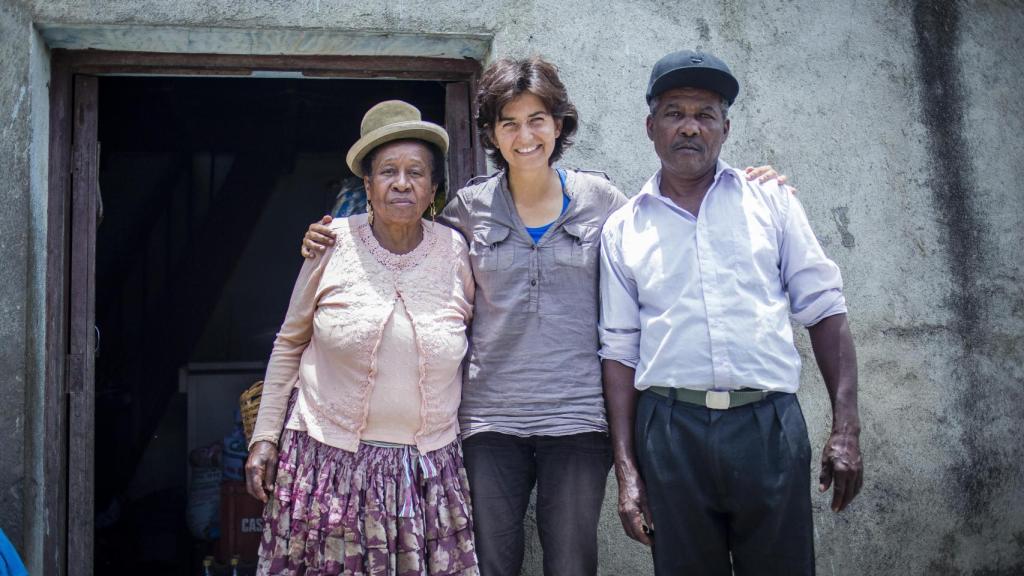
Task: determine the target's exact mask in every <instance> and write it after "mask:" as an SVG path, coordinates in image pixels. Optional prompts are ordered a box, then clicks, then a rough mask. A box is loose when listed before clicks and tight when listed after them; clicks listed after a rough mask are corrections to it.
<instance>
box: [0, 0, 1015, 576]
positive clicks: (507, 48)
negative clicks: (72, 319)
mask: <svg viewBox="0 0 1024 576" xmlns="http://www.w3.org/2000/svg"><path fill="white" fill-rule="evenodd" d="M28 4H29V6H30V8H29V9H28V10H26V9H23V8H20V7H19V5H18V4H15V3H13V0H0V56H2V58H3V66H2V67H0V106H2V108H0V130H3V138H0V202H2V204H0V205H2V206H3V210H2V212H0V226H2V230H3V234H2V236H0V285H2V287H3V291H2V293H0V336H2V337H3V342H4V346H3V347H2V349H0V371H2V372H3V373H5V374H6V375H8V378H6V379H4V380H3V381H2V383H0V393H2V396H3V398H4V400H5V401H4V403H3V404H2V405H0V441H2V444H0V445H2V446H4V449H3V451H2V452H0V494H2V495H3V504H2V506H0V526H2V527H3V528H4V530H6V531H7V532H8V533H10V534H12V535H14V536H15V541H16V542H21V539H22V537H21V534H22V532H21V528H20V526H22V525H24V523H25V522H26V520H25V517H24V514H22V512H21V507H20V504H18V503H19V502H20V500H21V498H22V494H23V493H24V476H25V472H24V470H25V465H24V463H25V461H26V460H31V458H30V457H29V458H27V457H26V455H25V453H24V449H23V448H22V446H24V445H25V423H24V420H23V418H22V415H23V414H25V413H26V412H25V410H26V409H25V407H24V406H23V402H24V401H23V399H24V398H25V397H26V390H25V388H26V382H28V380H27V378H28V376H27V374H28V371H29V368H28V364H29V362H30V360H29V357H30V356H31V351H30V350H27V349H26V346H25V345H24V344H23V340H24V335H25V334H26V332H27V330H28V323H29V322H30V319H29V318H27V317H26V305H27V304H26V303H27V302H31V301H32V299H33V298H37V299H38V298H39V297H40V295H39V294H38V290H39V287H38V286H36V285H32V284H31V281H30V278H29V274H28V271H27V270H28V268H29V266H30V264H29V261H28V260H27V256H26V252H27V246H28V244H27V243H28V242H29V239H28V238H27V236H28V232H29V229H28V228H27V224H26V222H27V220H28V218H29V212H30V199H29V196H30V192H29V180H30V178H29V174H30V169H31V162H32V160H31V157H30V155H29V154H28V152H27V150H28V148H29V147H30V141H31V130H30V128H29V125H30V124H29V123H30V121H32V120H30V118H29V114H30V111H32V110H31V109H30V107H27V106H26V104H25V102H24V98H26V97H27V96H22V94H24V90H25V84H26V81H27V76H28V68H29V65H28V60H29V52H30V46H31V41H30V39H31V35H32V33H33V32H32V30H31V28H30V27H29V22H30V21H31V22H34V23H36V25H37V26H39V27H40V28H41V29H42V30H43V35H44V37H48V38H49V42H50V43H51V45H57V43H58V42H67V43H69V44H68V45H74V44H75V43H76V42H77V43H79V45H82V46H85V45H96V44H102V45H103V46H106V47H110V48H122V49H131V48H133V47H138V46H143V45H145V46H147V48H148V49H160V47H161V45H164V46H166V47H167V49H176V50H194V51H203V49H204V48H207V49H208V48H210V47H211V46H222V47H228V48H225V49H230V50H243V49H244V50H252V51H261V52H275V51H277V52H285V53H288V52H293V53H294V52H301V51H303V50H308V46H310V45H315V46H317V47H318V48H317V49H318V50H319V49H321V48H322V49H324V50H327V51H333V50H337V51H342V52H344V51H353V50H363V51H366V52H374V51H379V52H390V53H421V54H422V53H428V52H430V51H431V50H433V51H434V52H435V53H436V52H437V51H438V50H442V51H443V50H449V49H451V50H455V51H456V52H458V51H459V50H461V49H463V48H465V49H466V50H470V51H472V50H475V49H479V43H474V42H477V41H479V40H480V38H484V39H488V40H489V44H488V46H489V53H490V54H491V55H492V56H493V55H502V54H524V53H529V52H538V53H541V54H543V55H545V56H547V57H549V58H550V59H552V60H553V61H555V62H556V63H558V64H560V65H561V67H562V70H563V79H564V80H565V81H566V83H567V85H568V86H569V89H570V93H571V94H572V95H573V97H574V99H575V101H576V104H577V106H578V107H579V109H580V112H581V116H582V121H583V124H582V129H581V131H580V134H579V138H578V142H579V143H578V144H577V146H576V147H575V148H574V149H572V150H571V151H570V152H569V154H568V155H567V158H566V164H568V165H574V166H580V167H587V168H600V169H604V170H606V171H607V172H608V173H609V174H610V175H611V176H612V178H613V179H614V180H615V181H616V182H617V183H618V184H619V186H620V187H621V188H622V189H623V190H625V191H627V192H628V193H632V192H634V191H636V190H637V189H639V187H640V185H641V184H642V182H643V181H644V179H645V178H646V177H647V176H648V175H649V174H650V173H651V172H652V171H653V170H654V169H655V168H656V166H657V160H656V158H655V155H654V153H653V150H652V147H651V146H650V144H649V142H648V141H647V140H646V137H645V134H644V129H643V118H644V115H645V114H646V110H645V108H644V102H643V91H644V85H645V82H646V77H647V74H648V71H649V69H650V66H651V64H652V63H653V62H654V61H655V60H656V59H657V58H658V57H659V56H660V55H662V54H663V53H665V52H667V51H669V50H673V49H676V48H679V47H686V46H690V47H693V46H699V47H703V48H705V49H708V50H710V51H713V52H715V53H717V54H718V55H719V56H721V57H723V58H724V59H725V60H726V61H727V62H729V63H730V65H731V66H732V68H733V70H734V72H735V73H736V74H737V76H738V78H739V79H740V82H741V86H742V89H741V93H740V97H739V100H738V101H737V103H736V106H735V107H734V109H733V111H732V113H731V117H732V122H733V133H732V135H731V139H730V142H729V143H728V144H727V145H726V149H725V151H724V155H725V157H726V159H727V160H729V161H730V162H732V163H733V164H736V165H745V164H754V163H760V162H765V161H767V162H771V163H773V164H775V165H776V166H779V167H780V168H781V169H782V170H783V171H785V172H786V173H787V174H789V175H790V176H791V177H792V178H793V180H794V182H795V183H796V185H797V186H798V187H799V189H800V194H801V198H802V199H803V201H804V203H805V205H806V207H807V209H808V212H809V215H810V217H811V220H812V223H813V224H814V226H815V228H816V230H817V232H818V234H819V236H820V238H821V241H822V243H823V244H825V246H826V250H827V251H828V252H829V254H830V255H831V256H832V257H833V258H834V259H835V260H836V261H837V262H838V263H839V264H840V266H841V267H842V269H843V271H844V276H845V278H846V284H847V298H848V300H849V304H850V310H851V319H852V324H853V329H854V333H855V337H856V339H857V344H858V349H859V353H860V365H861V390H862V392H861V411H862V420H863V423H864V432H863V434H862V446H863V449H864V453H865V459H866V463H867V479H866V483H865V486H864V493H863V494H862V495H861V497H860V498H859V500H858V501H857V502H856V503H855V504H854V505H853V507H852V509H851V510H850V511H848V512H846V513H844V514H841V515H835V514H832V513H831V512H830V511H828V507H827V496H819V495H815V496H814V500H813V502H814V507H815V523H816V534H817V549H818V568H819V570H820V572H821V573H822V574H848V575H861V574H941V575H965V576H966V575H982V574H986V575H997V574H1019V573H1021V572H1022V571H1024V560H1022V558H1024V503H1022V500H1021V498H1020V497H1019V496H1020V494H1022V493H1024V480H1022V478H1024V465H1022V464H1021V463H1022V462H1024V458H1022V456H1024V454H1022V451H1024V448H1022V443H1021V442H1020V441H1019V440H1018V435H1017V429H1019V428H1020V425H1021V421H1022V418H1021V417H1020V415H1019V412H1018V411H1019V410H1020V408H1021V407H1022V406H1024V397H1022V396H1024V388H1022V386H1021V382H1022V372H1024V368H1022V366H1024V342H1022V340H1021V335H1022V334H1024V291H1022V288H1021V281H1022V280H1024V278H1022V276H1024V273H1022V264H1021V251H1022V250H1021V249H1022V248H1024V226H1022V224H1024V222H1022V220H1024V196H1022V194H1021V193H1020V191H1019V188H1018V182H1020V181H1021V180H1022V177H1024V168H1022V166H1024V141H1022V140H1021V138H1020V137H1019V134H1020V133H1021V129H1022V128H1024V127H1022V125H1021V124H1022V122H1024V120H1022V119H1024V104H1022V102H1021V99H1020V97H1019V95H1020V94H1021V93H1022V91H1024V75H1022V65H1021V55H1022V53H1024V11H1022V10H1021V5H1020V3H1019V2H1017V1H1013V0H1005V1H997V0H991V1H975V2H949V1H946V2H943V1H936V2H929V1H926V0H920V1H918V2H886V1H882V0H873V1H855V2H843V3H835V4H833V5H827V6H826V5H825V4H822V3H820V2H815V1H811V0H794V1H786V2H782V1H778V2H754V1H751V2H745V1H740V0H703V1H693V2H685V3H681V2H678V1H676V0H673V1H668V0H664V1H662V0H638V1H630V2H625V1H624V2H611V3H600V4H599V3H591V2H585V1H580V0H559V1H553V0H534V1H523V2H499V1H494V0H475V1H472V2H466V1H465V0H434V1H418V0H417V1H406V2H397V1H385V2H374V3H365V2H357V1H354V0H340V1H337V2H331V1H328V0H309V1H307V2H287V1H283V0H263V1H259V0H224V1H217V2H202V3H199V2H165V1H163V0H117V1H115V0H95V1H93V2H76V1H71V0H32V1H30V2H29V3H28ZM597 6H600V8H597ZM150 25H157V26H161V27H162V28H161V29H160V30H158V31H155V32H159V33H154V31H152V30H146V31H142V30H141V27H146V26H150ZM211 29H214V32H213V33H211V32H210V30H211ZM47 30H53V31H55V32H52V33H50V35H49V36H47ZM68 30H71V32H70V33H69V32H68ZM76 30H77V32H75V31H76ZM56 31H59V33H58V32H56ZM380 32H401V33H408V35H400V39H401V40H400V41H395V40H394V39H393V38H394V37H391V36H381V35H380ZM353 33H358V34H354V35H353ZM182 34H184V35H185V36H182ZM231 34H234V35H235V36H231ZM239 34H242V35H245V34H250V36H249V37H250V38H256V36H258V41H256V40H253V41H251V42H249V43H248V44H246V43H245V42H239V41H238V35H239ZM252 34H256V36H252ZM325 34H327V36H324V35H325ZM331 34H336V35H335V36H331ZM337 34H340V36H337ZM424 34H426V35H444V34H454V35H464V36H466V37H468V38H469V40H466V39H465V38H462V40H459V42H447V43H446V41H445V40H444V38H443V37H442V38H439V37H437V36H430V37H429V38H428V39H429V42H428V41H426V40H425V39H424V38H426V37H424V36H421V35H424ZM225 35H227V36H231V38H234V40H231V41H230V42H228V41H226V40H223V39H224V38H225V37H226V36H225ZM360 35H363V36H362V37H363V38H364V40H365V39H368V38H372V39H373V41H371V40H365V41H364V42H363V43H362V44H361V43H360V40H359V37H360ZM303 37H305V38H308V39H310V41H309V42H302V41H301V39H302V38H303ZM385 37H386V38H391V40H389V41H388V42H389V43H386V44H382V43H381V42H380V40H381V38H385ZM218 38H219V39H220V40H218ZM268 38H269V39H268ZM274 38H278V40H277V41H275V40H274ZM296 38H298V39H299V41H296ZM332 38H333V39H332ZM343 38H344V40H343ZM353 38H355V40H353ZM282 39H283V40H282ZM314 39H315V41H314ZM162 42H163V44H161V43H162ZM217 42H220V43H219V44H218V43H217ZM460 42H461V44H460ZM90 43H92V44H90ZM439 45H443V46H448V48H443V49H442V48H437V46H439ZM239 46H243V48H239ZM451 46H462V47H463V48H458V47H456V48H451ZM466 46H468V48H466ZM304 47H306V48H304ZM19 102H21V104H20V105H19V104H18V103H19ZM38 193H42V192H41V191H40V192H38ZM31 233H32V235H33V240H32V242H37V240H36V238H37V235H38V234H42V233H43V231H42V230H39V229H32V230H31ZM30 287H31V289H30ZM29 292H31V293H29ZM800 346H801V350H802V352H803V353H804V357H805V360H806V364H807V369H806V370H805V371H804V381H803V384H804V386H803V388H802V389H801V393H800V396H801V400H802V401H803V403H804V407H805V411H806V413H807V417H808V422H809V426H810V433H811V438H812V443H813V444H815V445H816V447H820V445H821V443H822V442H823V441H824V440H825V438H826V435H827V430H828V420H829V411H828V405H827V398H826V395H825V394H824V390H823V386H822V384H821V379H820V377H819V376H818V375H817V373H816V370H814V368H813V361H812V359H811V357H810V355H809V354H808V346H807V340H806V338H805V337H802V338H801V340H800ZM808 473H811V471H808ZM608 494H609V499H608V500H607V502H606V506H605V510H604V516H603V519H602V524H601V538H602V561H601V573H602V574H608V575H613V574H614V575H624V574H637V573H647V572H648V571H649V568H648V567H649V561H648V557H647V554H646V552H645V551H644V550H643V549H642V548H641V547H640V546H639V545H636V544H633V543H631V542H630V541H628V540H626V538H625V537H624V536H623V535H622V534H621V529H620V528H619V525H618V520H617V518H616V517H615V506H614V499H613V498H612V497H613V495H614V481H612V482H610V485H609V493H608ZM29 508H30V509H31V506H29ZM539 558H540V551H539V546H538V545H537V544H536V541H535V540H534V541H533V544H532V546H531V547H530V551H529V558H528V563H527V568H526V570H525V571H524V572H525V573H526V574H540V573H541V571H540V562H539Z"/></svg>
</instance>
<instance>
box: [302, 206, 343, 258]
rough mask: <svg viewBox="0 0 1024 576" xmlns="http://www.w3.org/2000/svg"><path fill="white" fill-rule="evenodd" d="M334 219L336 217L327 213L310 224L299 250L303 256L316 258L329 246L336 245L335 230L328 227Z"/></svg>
mask: <svg viewBox="0 0 1024 576" xmlns="http://www.w3.org/2000/svg"><path fill="white" fill-rule="evenodd" d="M333 221H334V218H332V217H331V216H329V215H325V216H324V217H323V218H321V219H320V220H319V221H318V222H313V223H312V224H310V225H309V229H308V230H306V235H305V236H304V237H303V238H302V246H301V248H300V250H299V252H301V253H302V257H303V258H315V257H316V256H317V255H318V254H323V252H324V250H326V249H327V248H328V246H333V245H334V231H333V230H331V229H330V228H328V225H329V224H330V223H331V222H333Z"/></svg>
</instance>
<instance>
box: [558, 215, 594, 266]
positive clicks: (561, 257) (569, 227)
mask: <svg viewBox="0 0 1024 576" xmlns="http://www.w3.org/2000/svg"><path fill="white" fill-rule="evenodd" d="M562 230H563V231H564V232H565V233H564V234H562V235H561V236H560V237H559V239H558V244H556V245H555V261H556V262H558V263H559V264H561V265H563V266H589V265H591V264H593V263H594V262H595V261H596V259H597V250H598V242H597V239H598V228H597V226H590V225H587V224H576V223H574V222H569V223H566V224H564V225H562Z"/></svg>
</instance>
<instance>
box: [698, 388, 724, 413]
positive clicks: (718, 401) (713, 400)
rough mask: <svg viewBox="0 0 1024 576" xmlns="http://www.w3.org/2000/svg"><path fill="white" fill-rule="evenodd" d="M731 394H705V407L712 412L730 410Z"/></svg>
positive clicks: (710, 391) (713, 392) (718, 391)
mask: <svg viewBox="0 0 1024 576" xmlns="http://www.w3.org/2000/svg"><path fill="white" fill-rule="evenodd" d="M729 404H730V398H729V393H728V392H726V391H723V390H708V391H707V392H706V393H705V394H704V405H705V406H707V407H708V408H711V409H712V410H728V409H729Z"/></svg>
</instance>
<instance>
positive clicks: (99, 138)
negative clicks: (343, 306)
mask: <svg viewBox="0 0 1024 576" xmlns="http://www.w3.org/2000/svg"><path fill="white" fill-rule="evenodd" d="M58 52H59V51H58ZM167 58H168V56H167V55H153V56H152V57H151V58H148V59H147V58H146V55H123V54H122V55H120V56H117V57H115V56H113V55H111V54H102V53H101V54H96V53H84V54H83V53H64V54H55V55H54V62H55V65H54V75H55V76H60V77H62V78H63V79H64V81H63V82H62V81H61V80H60V79H59V78H56V77H55V79H54V80H55V81H54V82H53V83H52V84H51V89H52V90H56V91H58V92H60V91H61V90H64V93H60V94H55V95H54V96H55V97H53V98H52V100H51V102H52V103H53V105H54V106H57V107H60V106H61V103H62V102H66V103H67V107H68V109H67V111H68V113H69V114H68V118H67V122H66V123H65V122H57V123H56V125H55V126H51V130H54V131H57V132H59V131H60V130H61V129H62V128H63V129H69V130H70V132H71V135H70V138H69V137H67V136H66V135H65V136H64V137H63V138H61V137H60V135H59V134H58V135H57V136H56V137H55V138H53V139H52V140H51V144H53V143H54V141H56V143H57V144H58V146H57V148H56V149H55V148H54V147H53V146H52V145H51V156H52V160H51V162H52V163H51V169H54V168H56V169H58V170H59V169H60V168H61V162H62V159H61V156H62V153H66V155H65V156H64V157H63V162H64V163H65V165H69V166H70V170H69V171H70V172H71V175H70V176H69V177H68V178H67V186H66V188H64V193H65V199H66V200H68V201H69V202H68V204H66V206H67V208H66V213H65V214H64V218H61V222H62V224H63V226H64V232H65V234H64V236H63V237H64V238H65V239H66V240H65V241H64V242H61V243H60V244H59V246H60V248H61V250H59V251H58V253H57V254H53V253H51V258H60V261H63V262H65V267H64V268H63V269H64V271H65V274H64V276H63V277H64V278H66V280H67V283H66V284H65V288H64V290H65V292H64V296H65V302H66V307H65V308H64V313H65V314H66V318H65V319H64V320H65V322H64V323H63V325H64V326H66V332H67V340H65V342H66V348H65V350H64V351H63V353H64V354H66V355H67V357H68V358H69V360H70V361H69V362H68V364H67V369H66V373H65V374H64V380H65V382H66V386H67V390H68V396H67V403H66V406H65V409H66V416H67V417H66V418H65V419H62V418H61V417H60V416H59V415H57V416H55V417H54V419H55V422H56V423H57V424H58V425H59V426H57V427H58V428H62V430H60V433H61V434H62V435H64V438H66V440H64V443H63V445H64V447H65V448H64V450H63V452H64V454H65V455H66V459H65V461H64V463H63V466H64V470H63V471H62V472H63V473H65V474H66V477H67V479H68V480H67V484H66V495H67V504H66V508H65V509H64V510H65V511H64V513H65V514H66V519H67V524H66V525H67V526H68V531H67V540H66V542H67V547H66V550H67V556H66V564H64V563H63V562H59V563H58V565H57V566H55V567H54V568H53V570H54V571H53V572H52V573H54V574H62V573H69V574H79V573H81V574H90V573H93V572H94V571H95V572H96V573H103V574H122V573H124V574H128V573H132V574H134V573H139V572H140V571H144V572H146V573H150V574H168V575H170V574H175V575H177V574H182V575H184V574H195V573H200V562H201V560H202V558H203V557H204V556H206V555H207V554H212V555H215V556H216V561H217V563H218V564H219V565H224V564H226V563H227V561H228V559H229V556H230V555H231V554H239V555H241V556H242V557H243V558H244V559H246V560H248V559H250V558H251V557H252V551H250V550H248V549H246V550H228V549H227V548H226V547H225V546H224V545H223V538H226V537H227V536H228V533H229V532H230V531H231V530H235V531H237V529H235V528H232V527H231V526H220V525H219V518H220V515H211V514H210V513H209V508H210V506H209V502H207V503H206V508H205V512H204V513H202V514H201V513H198V512H197V510H200V511H201V510H203V506H201V504H203V503H202V502H199V503H197V502H196V497H195V493H196V491H197V489H195V487H194V486H193V483H194V481H195V480H196V478H198V477H199V476H197V475H196V467H197V465H206V466H210V465H219V467H220V468H219V472H218V473H219V474H223V475H224V476H223V477H225V478H226V477H227V476H229V475H230V474H229V471H230V470H232V469H233V468H232V466H228V465H227V464H228V462H227V460H226V457H227V454H225V453H224V452H223V451H222V450H221V449H219V448H217V447H218V446H219V447H222V448H223V447H226V446H228V440H229V439H226V437H228V436H230V435H231V434H232V433H233V432H234V428H235V416H234V412H235V409H236V408H237V394H238V392H240V391H241V390H242V389H244V388H245V387H247V386H248V385H249V384H250V383H252V381H253V380H255V379H258V378H259V377H260V375H261V373H262V369H263V366H264V365H265V361H266V359H267V357H268V356H269V352H270V348H271V345H272V342H273V338H274V335H275V333H276V331H277V328H278V327H279V325H280V322H281V319H282V318H283V316H284V312H285V309H286V307H287V302H288V297H289V294H290V291H291V286H292V283H293V282H294V278H295V275H296V274H297V272H298V269H299V267H300V265H301V258H300V256H299V255H298V248H299V242H300V240H301V237H302V234H303V232H304V230H305V228H306V226H307V225H308V224H309V223H310V222H312V221H314V220H316V219H318V218H319V217H320V216H321V215H323V214H325V213H329V212H335V213H341V214H342V215H345V214H346V213H351V212H352V211H353V210H355V211H359V210H360V209H361V205H360V204H359V202H358V185H357V184H358V181H357V180H355V181H354V180H353V179H352V178H351V176H352V175H351V173H350V172H349V171H348V168H347V167H346V166H345V162H344V157H345V153H346V151H347V149H348V147H349V146H350V145H351V143H352V142H354V141H355V140H356V139H358V132H359V122H360V119H361V117H362V114H363V113H364V112H365V111H366V110H367V109H368V108H369V107H370V106H372V105H373V104H375V103H376V102H379V101H381V100H386V99H394V98H397V99H402V100H406V101H408V102H410V103H412V104H414V105H416V106H417V107H418V108H420V110H421V111H422V113H423V117H424V119H425V120H429V121H433V122H435V123H438V124H441V125H444V126H446V128H448V130H449V132H450V135H451V138H452V150H451V154H450V157H449V164H448V172H449V173H448V180H449V183H450V184H449V185H450V186H452V187H453V188H456V187H458V185H460V184H461V183H462V182H465V180H466V179H468V178H469V177H471V176H473V175H475V174H476V173H479V172H480V171H481V170H480V169H481V168H482V167H483V155H482V154H481V152H480V150H479V147H478V146H476V145H475V141H474V137H473V134H472V131H471V122H470V118H471V115H472V110H471V106H470V99H469V94H470V93H471V89H472V82H473V80H474V78H475V76H476V73H477V70H478V65H477V64H476V63H475V62H468V63H467V62H463V61H454V62H453V61H448V60H442V59H435V60H436V61H435V62H423V61H424V60H430V59H412V58H405V59H391V60H392V61H388V59H386V58H382V59H376V60H375V61H374V62H369V64H371V66H369V67H367V66H366V64H368V62H367V61H366V60H367V59H366V58H361V59H346V58H333V59H328V58H309V57H307V58H294V59H287V58H285V59H282V58H281V57H262V58H261V57H235V58H230V57H224V56H209V57H202V56H180V55H179V56H177V58H178V60H171V61H169V60H168V59H167ZM204 58H205V59H204ZM410 61H412V62H410ZM268 68H270V69H271V70H269V71H268V70H267V69H268ZM285 68H287V69H285ZM410 70H411V71H410ZM140 72H141V74H140ZM254 72H255V74H253V73H254ZM245 73H248V75H249V76H248V77H237V76H239V75H244V74H245ZM97 74H99V75H97ZM129 74H130V75H129ZM224 76H231V77H224ZM252 76H256V77H252ZM67 92H71V94H68V93H67ZM62 98H63V100H62ZM93 135H94V136H93ZM64 142H66V145H61V144H62V143H64ZM53 176H54V175H53V173H51V198H52V197H53V196H54V195H55V192H57V191H55V190H54V189H53V183H54V181H53V179H52V178H53ZM93 176H94V177H93ZM353 184H355V186H353ZM353 191H355V194H356V196H355V197H353ZM353 198H355V200H356V201H355V202H353V201H352V200H353ZM55 219H56V218H55V217H53V215H51V222H53V221H54V220H55ZM50 233H51V235H53V234H54V231H53V230H51V232H50ZM54 347H55V348H56V346H54ZM236 444H237V442H236ZM215 453H216V455H217V456H219V457H220V460H219V462H216V461H215V459H214V458H211V455H212V454H215ZM236 464H237V463H236ZM55 466H59V464H55ZM235 468H236V467H235ZM207 472H209V471H207ZM207 477H208V476H207ZM228 479H230V478H228ZM222 494H223V492H222ZM222 498H223V496H222ZM221 504H224V503H221ZM204 514H205V515H204ZM204 522H205V523H204ZM246 526H247V527H248V531H249V532H255V531H257V530H256V529H257V528H258V527H257V526H256V525H255V524H253V523H252V522H249V523H248V524H246ZM237 536H238V534H232V537H233V538H235V537H237ZM232 542H234V543H235V545H237V542H238V540H237V538H235V539H233V540H232ZM250 542H251V539H250ZM59 564H63V565H64V567H66V572H65V571H64V570H61V569H60V568H62V566H60V565H59ZM244 564H245V563H243V571H242V573H243V574H244V573H245V569H246V568H248V567H247V566H245V565H244ZM49 571H50V570H49V567H48V572H49Z"/></svg>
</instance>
